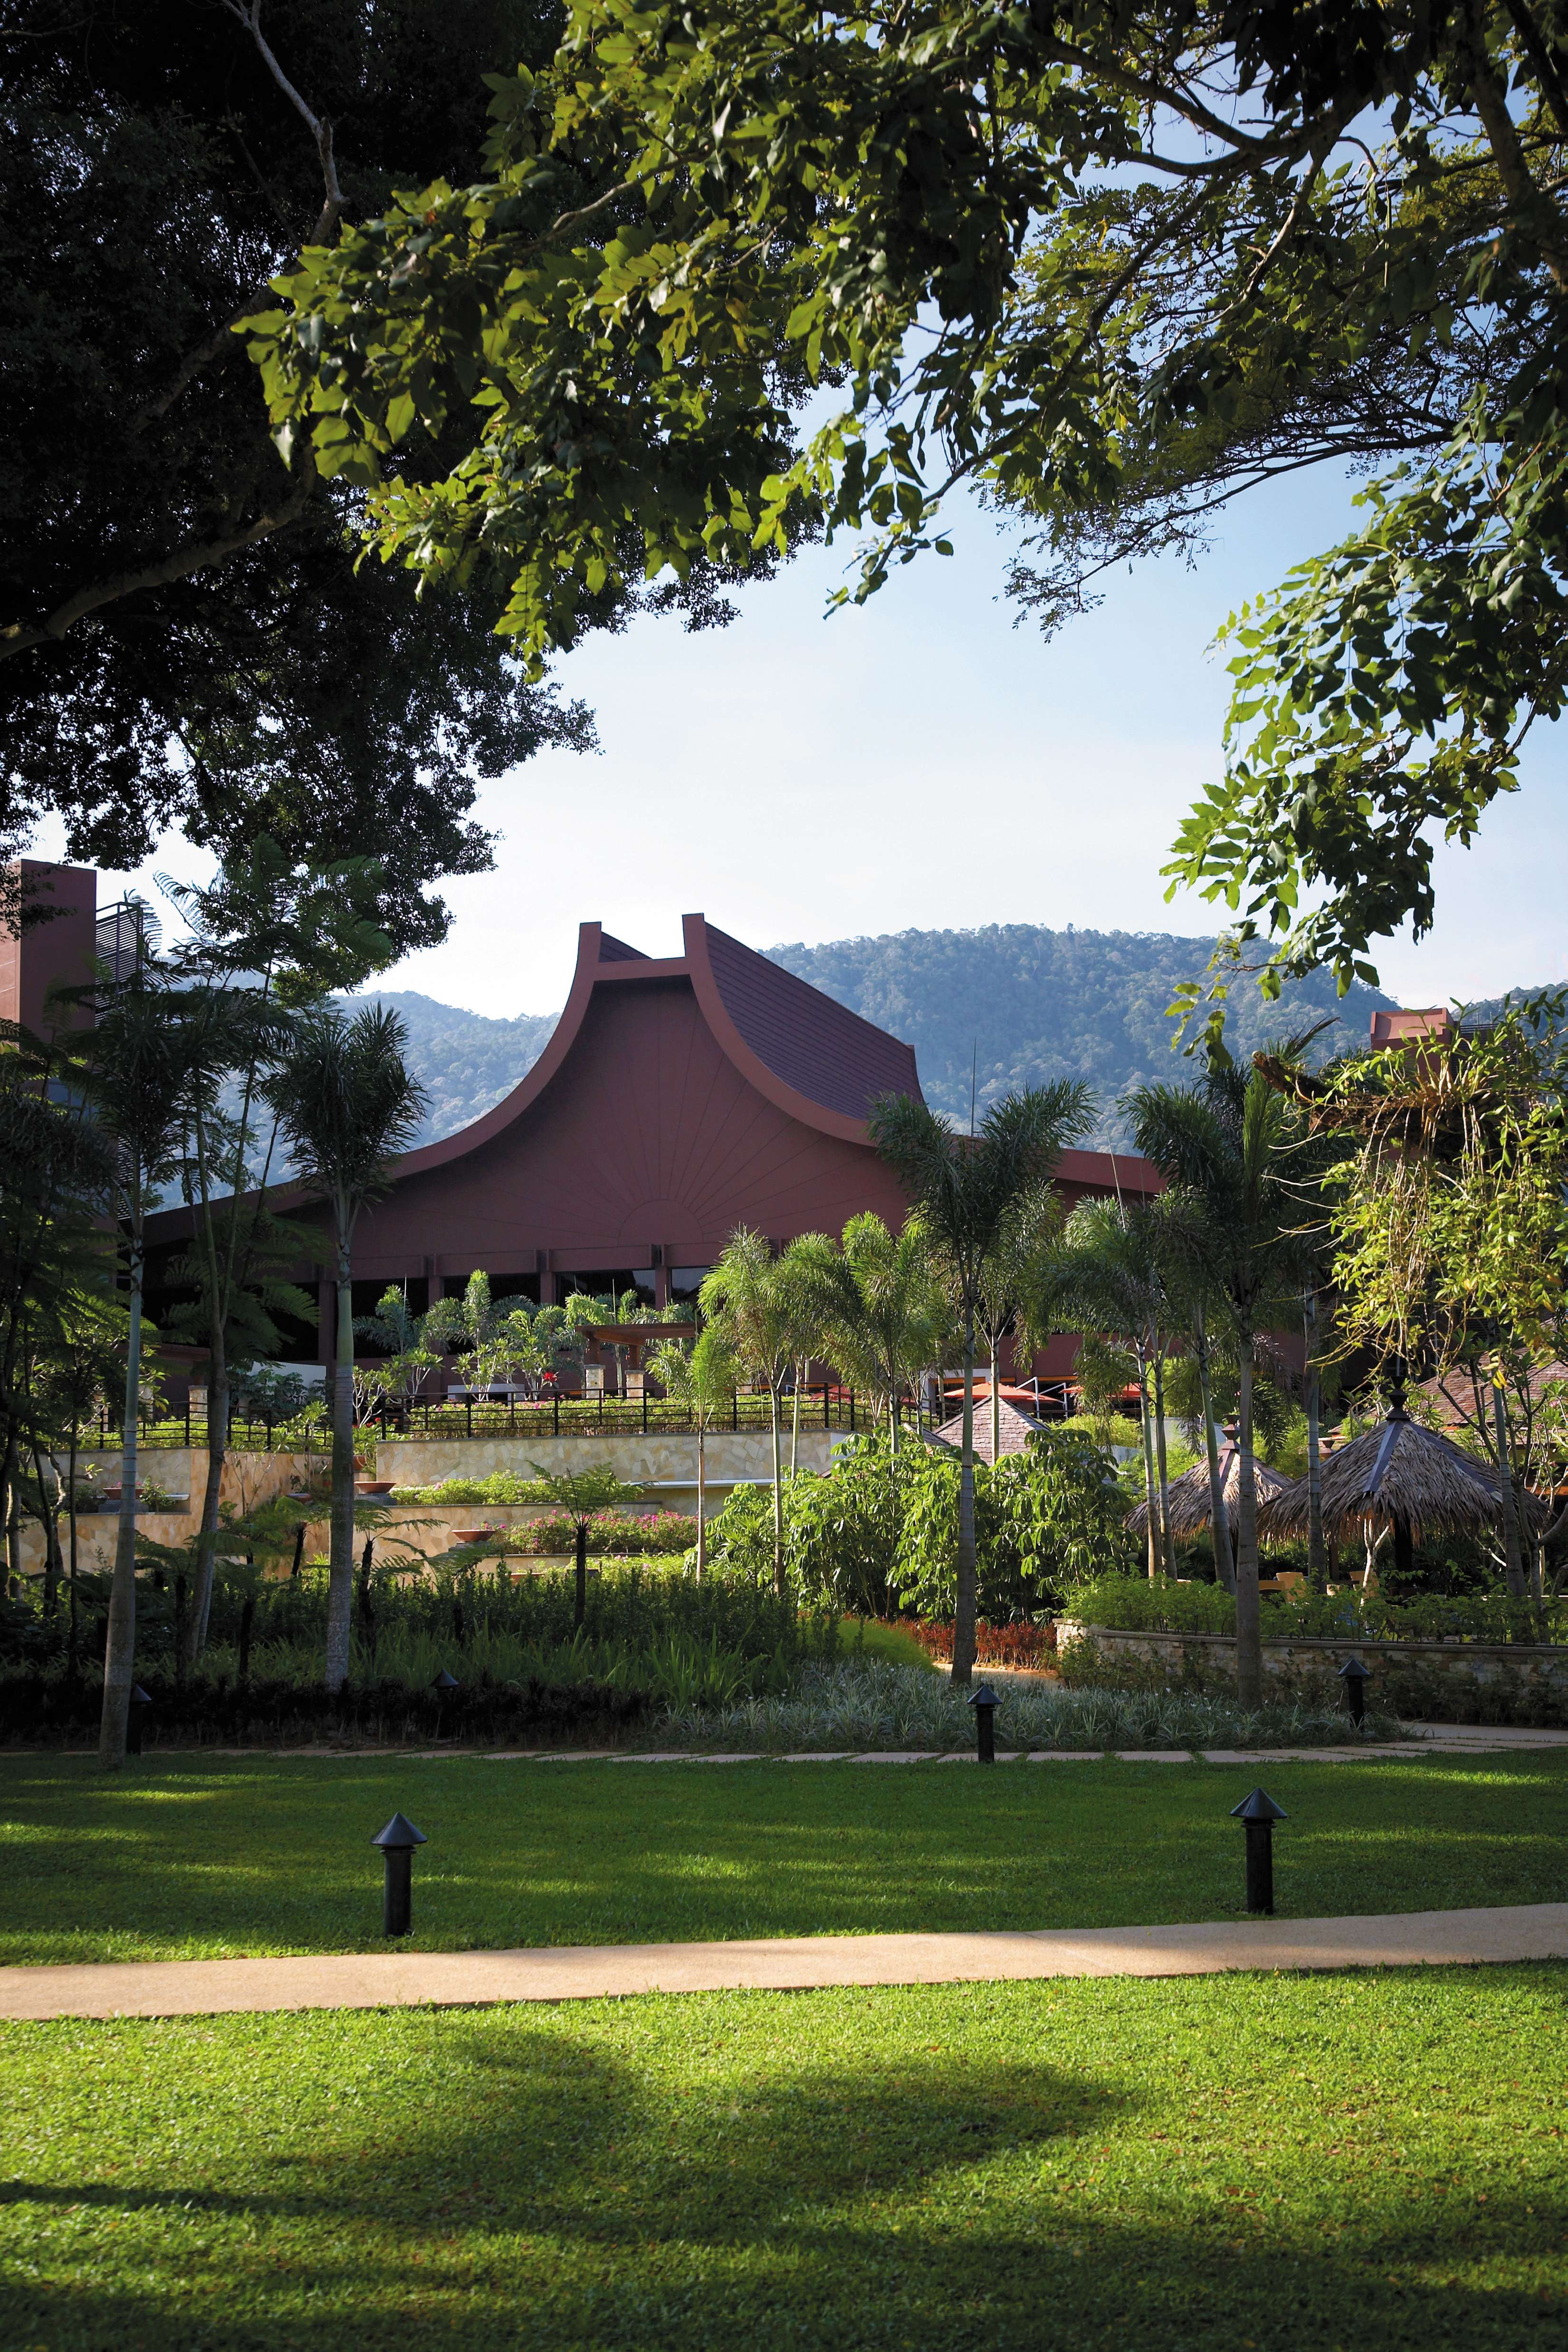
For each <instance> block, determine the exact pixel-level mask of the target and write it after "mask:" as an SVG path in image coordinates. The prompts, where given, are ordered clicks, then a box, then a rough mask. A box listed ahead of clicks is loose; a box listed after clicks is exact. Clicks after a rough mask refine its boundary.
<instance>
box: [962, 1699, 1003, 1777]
mask: <svg viewBox="0 0 1568 2352" xmlns="http://www.w3.org/2000/svg"><path fill="white" fill-rule="evenodd" d="M969 1704H970V1706H972V1707H973V1709H974V1755H975V1760H976V1762H977V1763H981V1764H994V1763H995V1761H996V1710H997V1708H998V1706H1000V1705H1001V1704H1002V1702H1001V1700H1000V1699H999V1698H998V1697H997V1696H996V1694H995V1692H994V1690H993V1689H992V1687H991V1685H990V1684H989V1683H982V1684H981V1685H980V1688H979V1689H978V1690H977V1691H973V1692H971V1694H970V1699H969Z"/></svg>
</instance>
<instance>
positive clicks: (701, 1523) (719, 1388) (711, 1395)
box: [648, 1323, 735, 1584]
mask: <svg viewBox="0 0 1568 2352" xmlns="http://www.w3.org/2000/svg"><path fill="white" fill-rule="evenodd" d="M648 1370H649V1371H650V1372H652V1374H653V1376H654V1378H655V1379H656V1380H657V1381H658V1382H659V1384H660V1386H661V1387H662V1388H663V1390H664V1392H665V1394H666V1395H667V1396H669V1397H673V1398H674V1400H675V1401H676V1402H677V1403H678V1404H683V1405H684V1406H685V1407H686V1410H687V1412H689V1414H690V1415H691V1426H692V1429H693V1430H694V1432H695V1433H696V1437H697V1581H698V1583H699V1584H700V1583H701V1581H702V1580H703V1578H704V1576H705V1575H706V1574H707V1572H708V1453H707V1441H708V1432H709V1431H710V1429H711V1428H712V1427H713V1426H714V1425H715V1423H717V1421H718V1419H719V1415H720V1413H721V1412H722V1410H723V1409H724V1407H725V1406H726V1405H727V1404H728V1403H729V1402H730V1399H731V1396H732V1395H733V1394H734V1392H735V1360H734V1358H733V1356H731V1353H730V1350H729V1349H728V1348H727V1347H726V1345H725V1342H724V1331H723V1327H722V1325H721V1324H719V1323H710V1324H709V1325H708V1326H707V1327H706V1328H705V1329H703V1330H701V1331H700V1332H699V1333H698V1335H697V1339H696V1341H695V1343H694V1344H693V1345H692V1346H691V1347H690V1348H683V1347H682V1346H681V1344H680V1341H679V1339H667V1340H666V1341H665V1342H664V1344H663V1345H662V1347H658V1348H656V1349H654V1351H653V1353H652V1354H651V1356H650V1357H649V1359H648Z"/></svg>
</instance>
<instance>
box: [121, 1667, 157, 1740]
mask: <svg viewBox="0 0 1568 2352" xmlns="http://www.w3.org/2000/svg"><path fill="white" fill-rule="evenodd" d="M152 1704H153V1702H152V1700H151V1698H150V1697H149V1696H148V1695H147V1693H146V1692H145V1691H144V1690H143V1689H142V1685H141V1684H140V1683H137V1684H136V1685H134V1687H133V1688H132V1693H131V1704H130V1706H129V1707H128V1708H127V1709H126V1712H125V1753H126V1754H127V1756H140V1755H141V1753H142V1725H143V1724H144V1723H145V1722H146V1720H147V1710H148V1708H149V1707H150V1706H152Z"/></svg>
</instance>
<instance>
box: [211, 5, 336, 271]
mask: <svg viewBox="0 0 1568 2352" xmlns="http://www.w3.org/2000/svg"><path fill="white" fill-rule="evenodd" d="M222 5H223V6H224V8H225V9H226V11H227V13H228V15H229V16H233V17H234V18H235V19H236V20H237V22H238V23H239V24H241V25H243V26H245V29H246V31H247V33H248V34H249V35H250V37H251V39H252V40H253V41H254V42H255V43H256V46H257V47H258V50H259V51H260V52H261V58H262V62H263V64H264V65H265V66H266V68H267V70H268V73H269V74H270V75H271V76H272V79H273V80H274V81H275V82H276V83H277V85H278V87H279V89H280V90H281V91H282V93H283V95H284V97H285V98H286V99H287V100H289V105H290V106H291V107H292V108H293V109H294V110H295V112H296V113H297V114H298V115H299V116H300V120H301V121H303V123H304V124H305V127H306V129H307V130H308V131H310V136H311V138H312V139H313V140H314V141H315V142H316V152H317V154H318V155H319V156H320V157H321V184H322V186H323V188H324V190H325V192H326V193H325V194H324V196H323V198H322V202H321V215H320V216H319V218H318V219H317V222H316V226H315V229H314V231H313V232H312V234H311V236H310V238H309V239H308V240H307V241H308V242H309V243H310V244H311V245H324V244H325V243H326V241H327V239H328V237H329V236H331V233H332V231H333V229H334V228H336V226H337V225H338V223H339V221H340V220H341V219H342V213H343V192H342V188H341V187H340V186H339V185H338V165H337V158H336V157H335V156H334V154H333V153H332V126H331V123H330V122H329V121H328V120H327V118H326V116H325V115H324V114H316V113H313V112H312V111H311V110H310V107H308V106H307V105H306V103H305V101H304V100H303V99H302V98H301V97H300V93H299V91H298V90H297V89H295V87H294V85H293V83H292V82H291V81H290V80H289V77H288V75H287V74H286V73H285V72H284V70H283V68H282V67H281V66H280V65H279V62H278V58H277V57H276V55H275V53H274V51H273V49H272V48H271V47H270V45H269V43H268V39H267V36H266V34H265V33H264V32H263V31H262V29H261V0H222Z"/></svg>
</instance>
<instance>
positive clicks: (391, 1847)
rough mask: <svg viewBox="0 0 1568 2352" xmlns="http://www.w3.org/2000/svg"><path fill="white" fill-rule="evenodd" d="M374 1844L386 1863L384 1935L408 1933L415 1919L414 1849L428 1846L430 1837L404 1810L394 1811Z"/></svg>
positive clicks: (383, 1915)
mask: <svg viewBox="0 0 1568 2352" xmlns="http://www.w3.org/2000/svg"><path fill="white" fill-rule="evenodd" d="M371 1843H372V1845H378V1846H379V1847H380V1848H381V1857H382V1860H383V1862H384V1864H385V1865H386V1877H385V1884H384V1890H383V1895H382V1911H381V1932H382V1934H383V1935H384V1936H406V1935H407V1933H408V1931H409V1929H410V1927H412V1925H413V1922H414V1849H415V1847H416V1845H427V1844H428V1843H429V1840H428V1839H427V1838H426V1835H425V1832H424V1831H423V1830H416V1828H415V1826H414V1824H413V1822H411V1821H410V1820H409V1819H408V1817H407V1815H406V1814H405V1813H394V1814H393V1816H392V1819H391V1820H390V1821H389V1822H387V1824H386V1827H385V1828H384V1830H382V1831H381V1832H379V1834H378V1835H377V1836H375V1837H373V1838H372V1840H371Z"/></svg>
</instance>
